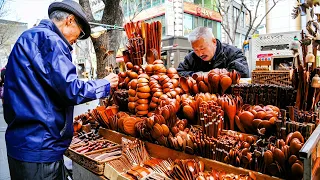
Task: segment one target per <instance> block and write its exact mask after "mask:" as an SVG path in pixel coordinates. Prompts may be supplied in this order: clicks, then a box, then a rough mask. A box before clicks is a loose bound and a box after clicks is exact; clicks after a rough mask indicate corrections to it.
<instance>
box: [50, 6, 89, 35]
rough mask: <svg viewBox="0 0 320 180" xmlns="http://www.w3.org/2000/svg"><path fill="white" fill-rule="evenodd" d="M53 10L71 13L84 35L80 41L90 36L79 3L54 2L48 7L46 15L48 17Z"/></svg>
mask: <svg viewBox="0 0 320 180" xmlns="http://www.w3.org/2000/svg"><path fill="white" fill-rule="evenodd" d="M55 10H61V11H65V12H68V13H71V14H73V15H74V16H75V17H76V18H77V20H78V21H79V24H80V25H81V26H82V30H83V32H84V34H85V35H84V36H83V37H82V38H81V39H87V38H88V37H89V36H90V34H91V28H90V25H89V22H88V20H87V17H86V14H85V13H84V10H83V8H82V7H81V6H80V4H79V3H77V2H75V1H73V0H63V1H61V2H54V3H52V4H50V6H49V9H48V15H49V16H50V14H51V13H52V12H53V11H55Z"/></svg>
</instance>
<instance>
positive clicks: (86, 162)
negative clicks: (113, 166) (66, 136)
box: [65, 140, 121, 175]
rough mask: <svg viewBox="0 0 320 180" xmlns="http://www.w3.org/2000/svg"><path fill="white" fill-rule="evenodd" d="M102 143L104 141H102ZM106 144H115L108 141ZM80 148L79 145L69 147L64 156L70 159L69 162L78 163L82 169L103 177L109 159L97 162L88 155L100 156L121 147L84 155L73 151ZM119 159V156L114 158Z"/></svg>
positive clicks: (116, 146)
mask: <svg viewBox="0 0 320 180" xmlns="http://www.w3.org/2000/svg"><path fill="white" fill-rule="evenodd" d="M104 141H106V140H104ZM107 141H108V140H107ZM108 142H110V143H113V144H116V143H114V142H112V141H108ZM80 146H81V145H79V146H73V147H69V148H68V150H67V151H66V153H65V155H66V156H67V157H68V158H70V159H71V160H73V161H75V162H76V163H78V164H79V165H81V166H83V167H84V168H86V169H88V170H90V171H92V172H93V173H95V174H98V175H103V172H104V166H105V163H106V162H108V161H110V160H112V159H109V160H106V161H97V160H94V159H92V158H90V157H88V155H92V154H101V153H103V152H109V151H112V150H114V149H116V148H119V147H121V146H120V145H115V146H113V147H109V148H104V149H99V150H96V151H91V152H87V153H84V154H80V153H78V152H76V151H75V149H76V148H77V147H80ZM119 157H120V156H117V157H115V158H119Z"/></svg>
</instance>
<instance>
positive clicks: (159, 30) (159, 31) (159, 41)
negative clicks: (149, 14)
mask: <svg viewBox="0 0 320 180" xmlns="http://www.w3.org/2000/svg"><path fill="white" fill-rule="evenodd" d="M157 25H158V53H159V57H161V39H162V24H161V22H160V21H158V22H157Z"/></svg>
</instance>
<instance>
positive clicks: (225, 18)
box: [216, 0, 281, 44]
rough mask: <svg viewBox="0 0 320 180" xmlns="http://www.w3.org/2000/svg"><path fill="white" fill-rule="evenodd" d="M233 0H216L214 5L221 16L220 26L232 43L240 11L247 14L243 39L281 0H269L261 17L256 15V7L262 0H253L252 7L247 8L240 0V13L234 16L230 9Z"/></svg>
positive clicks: (250, 33) (256, 27) (254, 29)
mask: <svg viewBox="0 0 320 180" xmlns="http://www.w3.org/2000/svg"><path fill="white" fill-rule="evenodd" d="M233 1H234V0H218V4H217V5H216V6H217V9H218V12H219V14H220V15H221V17H222V22H221V26H222V28H223V30H224V31H225V32H226V34H227V36H228V38H229V39H230V41H231V43H232V44H234V43H235V36H236V32H237V28H238V23H239V19H240V16H241V13H242V11H246V12H247V14H248V16H249V22H248V23H247V24H248V27H247V28H248V29H247V32H246V35H245V40H247V39H248V37H249V35H252V34H253V33H255V31H256V30H257V29H258V27H259V26H260V25H261V23H262V22H263V20H264V19H265V18H266V17H267V15H268V14H269V13H270V12H271V10H272V9H273V8H274V7H275V6H276V5H277V4H278V3H279V2H280V1H281V0H270V1H272V5H271V7H270V8H268V9H266V13H265V14H264V15H262V17H261V19H260V16H259V15H258V8H259V6H260V3H263V2H262V0H253V1H254V2H255V5H254V9H249V8H248V6H247V5H246V4H245V2H244V0H240V11H239V12H240V13H239V14H237V15H236V17H234V14H233V12H232V10H233V9H231V8H233V5H232V2H233ZM268 1H269V0H267V1H266V3H268ZM230 16H231V17H230ZM259 19H260V20H259Z"/></svg>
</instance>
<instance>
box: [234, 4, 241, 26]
mask: <svg viewBox="0 0 320 180" xmlns="http://www.w3.org/2000/svg"><path fill="white" fill-rule="evenodd" d="M239 12H240V10H239V9H238V8H236V7H233V22H234V23H236V21H237V17H238V15H239Z"/></svg>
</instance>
